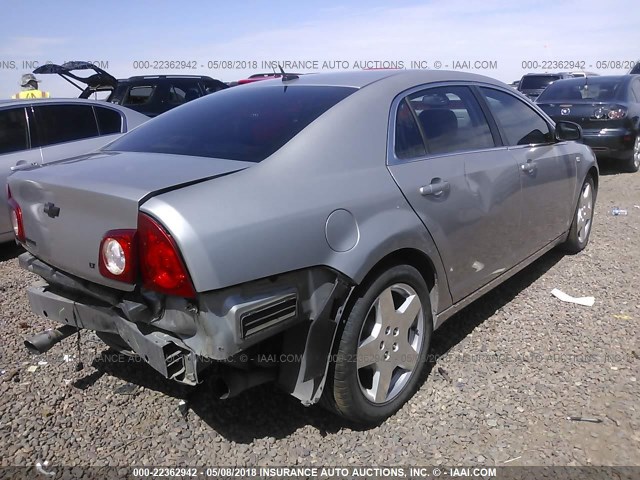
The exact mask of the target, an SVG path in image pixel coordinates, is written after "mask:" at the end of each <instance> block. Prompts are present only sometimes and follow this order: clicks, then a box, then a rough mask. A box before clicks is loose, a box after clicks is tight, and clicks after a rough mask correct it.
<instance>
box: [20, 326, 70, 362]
mask: <svg viewBox="0 0 640 480" xmlns="http://www.w3.org/2000/svg"><path fill="white" fill-rule="evenodd" d="M77 331H78V328H77V327H74V326H71V325H63V326H62V327H60V328H57V329H51V328H50V329H48V330H45V331H44V332H42V333H39V334H37V335H34V336H33V337H30V338H27V339H26V340H25V341H24V346H25V348H26V349H27V350H29V352H30V353H32V354H34V355H39V354H41V353H45V352H47V351H49V350H50V349H51V347H53V346H54V345H55V344H56V343H58V342H60V341H62V340H64V339H65V338H67V337H68V336H69V335H73V334H74V333H76V332H77Z"/></svg>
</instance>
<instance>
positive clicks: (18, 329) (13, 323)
mask: <svg viewBox="0 0 640 480" xmlns="http://www.w3.org/2000/svg"><path fill="white" fill-rule="evenodd" d="M604 173H605V175H603V176H602V178H601V184H600V192H599V196H598V200H597V208H596V214H595V226H594V230H593V234H592V237H591V244H590V245H589V247H588V248H587V249H586V250H585V251H584V252H582V253H581V254H578V255H575V256H563V255H562V254H559V253H556V252H551V253H549V254H548V255H546V256H545V257H543V258H542V259H540V260H539V261H538V262H536V263H535V264H534V265H532V266H530V267H529V268H527V269H526V270H525V271H523V272H521V273H520V274H518V275H517V276H516V277H514V278H513V279H511V280H510V281H508V282H506V283H505V284H503V285H502V286H501V287H499V288H498V289H496V290H494V291H493V292H492V293H490V294H489V295H487V296H485V297H484V298H483V299H481V300H479V301H478V302H476V303H474V304H473V305H471V306H470V307H469V308H467V309H466V310H464V311H463V312H461V313H460V314H458V315H456V316H455V317H454V318H452V319H451V320H450V321H449V322H448V323H447V324H445V326H444V327H443V328H442V329H440V330H438V332H437V333H436V335H435V338H434V344H433V347H432V352H431V358H432V362H431V363H432V370H431V373H430V374H429V376H428V377H427V379H426V381H425V382H424V384H423V385H422V387H421V388H420V390H419V392H418V393H417V394H416V396H415V397H414V398H413V399H412V400H411V401H410V402H409V403H408V404H407V405H405V407H404V408H403V409H402V410H401V411H400V412H399V413H398V414H396V415H395V416H394V417H392V418H391V419H389V420H388V421H387V422H385V423H384V424H383V425H381V426H379V427H377V428H373V429H364V430H363V429H359V428H354V427H353V426H351V425H348V424H345V423H344V422H343V421H341V420H339V419H338V418H336V417H335V416H332V415H331V414H329V413H327V412H326V411H324V410H322V409H321V408H319V407H316V406H314V407H310V408H305V407H303V406H302V405H300V404H299V403H298V402H297V401H296V400H295V399H294V398H292V397H289V396H288V395H286V394H284V393H282V392H280V391H279V390H277V389H276V388H275V387H272V386H262V387H258V388H256V389H254V390H251V391H249V392H245V393H244V394H242V395H241V396H240V397H237V398H235V399H232V400H229V401H227V402H223V401H216V400H214V399H213V398H212V396H211V394H210V387H209V385H208V384H206V383H205V384H204V385H202V386H200V387H198V388H197V389H195V390H191V389H188V388H185V387H182V386H180V385H177V384H173V383H170V382H168V381H165V380H164V379H162V378H160V377H159V375H157V374H155V373H154V371H153V370H151V369H150V368H149V367H147V366H146V365H144V364H140V363H133V362H126V361H122V360H121V359H120V358H119V357H118V356H117V354H114V352H113V351H111V350H109V349H108V348H106V347H105V346H104V345H103V344H101V343H100V342H99V341H98V340H97V338H96V337H95V336H93V335H89V334H85V335H83V337H82V341H81V345H82V360H83V361H84V365H85V367H84V369H83V370H81V371H76V370H75V361H76V360H75V359H74V360H72V361H68V362H65V357H64V356H65V354H66V355H71V356H74V355H75V356H77V350H76V342H75V337H72V338H70V339H67V340H66V341H64V342H62V343H61V344H59V345H57V346H55V347H54V348H53V349H52V350H50V351H49V352H48V353H47V354H45V355H41V356H37V357H36V356H30V355H29V354H28V353H27V352H26V351H25V349H24V348H23V346H22V342H23V339H24V337H26V336H28V335H31V334H34V333H38V332H40V331H41V330H43V329H45V328H48V327H52V326H54V325H53V324H52V323H51V322H48V321H46V320H44V319H41V318H39V317H36V316H35V315H33V314H32V313H31V312H30V311H29V306H28V303H27V300H26V295H25V288H26V287H27V286H28V285H30V284H31V283H32V282H33V281H34V280H35V279H36V277H34V276H32V275H30V274H27V273H25V272H23V271H22V270H20V269H19V268H18V264H17V260H16V256H17V255H18V254H19V251H18V250H17V249H16V248H14V247H12V246H2V247H0V338H1V339H2V340H1V348H0V371H2V372H3V373H2V374H1V375H0V466H7V465H33V464H35V462H37V461H44V460H47V461H48V462H49V463H50V464H51V465H96V466H103V465H121V466H124V465H190V464H191V465H193V464H198V465H229V466H232V465H287V466H294V465H329V466H332V465H343V466H348V465H371V464H374V465H503V464H508V465H640V401H639V400H640V395H639V388H638V386H639V380H638V379H639V377H640V342H639V341H638V338H639V337H638V331H639V330H640V328H639V327H640V320H639V319H640V293H639V292H638V285H639V282H638V280H639V279H640V276H639V275H638V272H639V271H640V241H638V238H639V237H640V235H639V233H640V231H639V230H640V208H635V207H634V205H640V181H639V180H640V174H635V175H632V174H616V173H615V172H604ZM614 205H615V206H618V207H620V208H627V209H628V211H629V214H628V216H617V217H614V216H612V215H611V214H610V213H609V212H610V210H611V208H612V207H613V206H614ZM553 288H559V289H561V290H563V291H564V292H566V293H569V294H571V295H574V296H586V295H592V296H595V298H596V301H595V305H594V306H593V307H583V306H579V305H574V304H569V303H563V302H561V301H560V300H558V299H556V298H554V297H552V296H551V294H550V292H551V290H552V289H553ZM39 362H46V364H39ZM34 367H37V369H35V371H33V370H34ZM129 383H132V384H135V386H133V388H129V387H130V385H128V384H129ZM123 386H125V388H124V392H123V391H118V388H119V387H123ZM181 400H186V401H187V405H188V407H189V408H188V409H182V410H181V408H179V403H180V401H181ZM567 416H583V417H594V418H597V419H600V420H602V422H601V423H589V422H584V421H570V420H567Z"/></svg>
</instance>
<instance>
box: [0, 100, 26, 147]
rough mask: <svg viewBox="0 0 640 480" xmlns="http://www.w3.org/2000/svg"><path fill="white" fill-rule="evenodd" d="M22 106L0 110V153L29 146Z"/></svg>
mask: <svg viewBox="0 0 640 480" xmlns="http://www.w3.org/2000/svg"><path fill="white" fill-rule="evenodd" d="M28 135H29V131H28V129H27V117H26V114H25V111H24V108H22V107H20V108H10V109H7V110H0V155H2V154H3V153H11V152H18V151H20V150H26V149H27V148H29V140H28Z"/></svg>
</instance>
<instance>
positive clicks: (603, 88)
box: [537, 77, 624, 102]
mask: <svg viewBox="0 0 640 480" xmlns="http://www.w3.org/2000/svg"><path fill="white" fill-rule="evenodd" d="M623 83H624V82H623V79H622V78H606V77H588V78H586V79H585V78H576V79H575V80H574V79H570V80H562V81H559V82H556V83H554V84H553V85H550V86H549V88H547V89H546V90H545V91H544V92H542V95H540V96H539V97H538V100H537V101H538V102H558V101H580V100H586V101H590V102H610V101H612V100H615V99H616V98H617V96H618V93H619V92H620V91H621V90H622V89H623Z"/></svg>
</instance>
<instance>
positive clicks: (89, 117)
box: [33, 105, 98, 147]
mask: <svg viewBox="0 0 640 480" xmlns="http://www.w3.org/2000/svg"><path fill="white" fill-rule="evenodd" d="M33 110H34V113H35V118H36V125H37V132H36V135H34V137H35V138H36V139H37V140H36V145H34V146H38V147H44V146H47V145H54V144H56V143H62V142H71V141H73V140H81V139H84V138H90V137H97V136H98V125H97V123H96V117H95V115H94V114H93V108H92V107H91V105H41V106H36V107H34V108H33Z"/></svg>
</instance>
